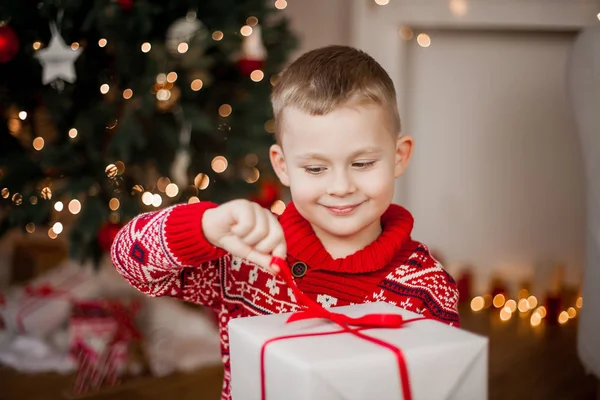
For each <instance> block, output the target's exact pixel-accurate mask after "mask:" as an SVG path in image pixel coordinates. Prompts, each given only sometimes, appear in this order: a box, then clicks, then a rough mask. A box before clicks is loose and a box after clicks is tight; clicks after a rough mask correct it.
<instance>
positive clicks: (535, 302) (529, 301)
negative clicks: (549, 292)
mask: <svg viewBox="0 0 600 400" xmlns="http://www.w3.org/2000/svg"><path fill="white" fill-rule="evenodd" d="M527 304H529V308H536V307H537V305H538V299H537V297H535V296H529V297H528V298H527Z"/></svg>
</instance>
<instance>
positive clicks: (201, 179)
mask: <svg viewBox="0 0 600 400" xmlns="http://www.w3.org/2000/svg"><path fill="white" fill-rule="evenodd" d="M209 184H210V179H209V177H208V175H206V174H203V173H199V174H198V175H196V177H195V178H194V186H196V187H197V188H198V189H200V190H204V189H206V188H207V187H208V185H209Z"/></svg>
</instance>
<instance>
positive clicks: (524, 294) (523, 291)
mask: <svg viewBox="0 0 600 400" xmlns="http://www.w3.org/2000/svg"><path fill="white" fill-rule="evenodd" d="M527 297H529V290H527V289H521V290H519V299H526V298H527Z"/></svg>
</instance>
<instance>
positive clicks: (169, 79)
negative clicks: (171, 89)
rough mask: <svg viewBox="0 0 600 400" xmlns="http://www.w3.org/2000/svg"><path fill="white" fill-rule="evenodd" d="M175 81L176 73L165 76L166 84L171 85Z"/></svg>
mask: <svg viewBox="0 0 600 400" xmlns="http://www.w3.org/2000/svg"><path fill="white" fill-rule="evenodd" d="M176 80H177V72H169V73H168V74H167V82H169V83H173V82H175V81H176Z"/></svg>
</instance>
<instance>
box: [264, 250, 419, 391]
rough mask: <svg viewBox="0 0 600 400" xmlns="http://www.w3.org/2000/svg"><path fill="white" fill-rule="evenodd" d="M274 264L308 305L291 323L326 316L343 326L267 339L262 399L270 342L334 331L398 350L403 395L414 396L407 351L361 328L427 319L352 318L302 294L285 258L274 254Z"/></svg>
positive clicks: (397, 358)
mask: <svg viewBox="0 0 600 400" xmlns="http://www.w3.org/2000/svg"><path fill="white" fill-rule="evenodd" d="M272 263H273V264H275V265H277V266H278V267H279V269H280V271H281V272H280V276H281V277H282V278H283V280H284V281H285V283H286V284H287V285H288V286H289V287H290V288H291V289H292V291H293V292H294V295H295V296H296V301H297V303H298V304H300V305H303V306H304V307H306V308H307V310H306V311H302V312H298V313H294V314H292V315H291V316H290V317H289V318H288V320H287V322H288V323H290V322H294V321H300V320H303V319H309V318H324V319H327V320H329V321H332V322H334V323H336V324H338V325H339V326H340V327H341V328H342V329H341V330H339V331H333V332H322V333H312V334H298V335H289V336H280V337H276V338H273V339H270V340H268V341H267V342H265V343H264V344H263V346H262V349H261V398H262V400H265V399H266V387H265V386H266V385H265V373H264V353H265V349H266V346H267V344H269V343H272V342H274V341H277V340H282V339H291V338H298V337H308V336H324V335H331V334H337V333H350V334H352V335H354V336H357V337H359V338H361V339H364V340H367V341H369V342H371V343H375V344H377V345H378V346H381V347H385V348H387V349H389V350H390V351H392V352H393V353H394V355H395V356H396V360H397V362H398V371H399V374H400V382H401V384H402V394H403V396H404V397H403V398H404V400H411V399H412V393H411V390H410V380H409V378H408V369H407V366H406V360H405V359H404V354H403V353H402V350H400V349H399V348H397V347H396V346H394V345H392V344H390V343H387V342H385V341H383V340H380V339H377V338H375V337H372V336H368V335H365V334H364V333H362V332H361V331H363V330H365V329H371V328H391V329H394V328H401V327H402V326H404V324H407V323H409V322H413V321H417V320H421V319H424V318H422V317H421V318H412V319H408V320H405V319H403V318H402V316H401V315H398V314H367V315H365V316H362V317H358V318H352V317H348V316H347V315H344V314H339V313H334V312H331V311H329V310H326V309H325V308H323V307H322V306H321V305H320V304H319V303H317V302H316V301H314V300H312V299H310V298H309V297H308V296H306V295H305V294H304V293H302V291H301V290H300V289H299V288H298V286H296V284H295V283H294V280H293V278H292V275H291V272H290V270H289V268H288V265H287V263H286V262H285V260H283V259H281V258H279V257H273V259H272ZM351 326H353V327H356V328H351Z"/></svg>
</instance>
